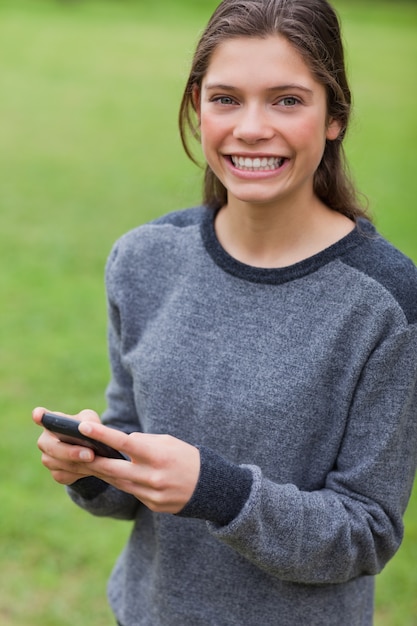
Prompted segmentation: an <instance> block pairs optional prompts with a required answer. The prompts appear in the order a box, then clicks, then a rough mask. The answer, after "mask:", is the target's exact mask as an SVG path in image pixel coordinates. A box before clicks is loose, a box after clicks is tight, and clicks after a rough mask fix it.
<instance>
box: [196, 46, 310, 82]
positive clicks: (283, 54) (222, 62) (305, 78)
mask: <svg viewBox="0 0 417 626" xmlns="http://www.w3.org/2000/svg"><path fill="white" fill-rule="evenodd" d="M277 79H279V80H280V81H281V80H283V81H284V82H285V83H287V84H290V83H293V82H300V81H302V82H303V83H305V85H306V87H312V86H313V85H318V83H317V81H316V79H315V78H314V76H313V74H312V72H311V70H310V69H309V67H308V66H307V64H306V62H305V61H304V58H303V57H302V55H301V54H300V53H299V52H298V50H297V49H296V48H295V47H294V46H293V45H292V44H291V43H290V42H289V41H288V40H287V39H286V38H285V37H283V36H282V35H271V36H269V37H265V38H260V37H237V38H231V39H226V40H225V41H223V42H222V43H220V44H219V45H218V46H217V48H216V49H215V50H214V52H213V54H212V56H211V59H210V62H209V65H208V68H207V72H206V75H205V77H204V80H203V83H204V82H206V83H207V82H213V81H214V82H219V81H220V82H226V83H227V84H234V83H235V82H236V81H237V80H246V81H253V80H255V81H256V82H259V81H261V80H262V81H263V82H265V81H266V82H269V81H272V82H276V80H277Z"/></svg>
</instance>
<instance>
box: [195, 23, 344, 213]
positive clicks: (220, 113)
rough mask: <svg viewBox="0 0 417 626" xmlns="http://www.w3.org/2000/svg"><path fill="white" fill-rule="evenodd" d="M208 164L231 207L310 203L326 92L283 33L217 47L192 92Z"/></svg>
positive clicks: (332, 131)
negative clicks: (239, 205) (236, 201)
mask: <svg viewBox="0 0 417 626" xmlns="http://www.w3.org/2000/svg"><path fill="white" fill-rule="evenodd" d="M195 105H196V110H197V113H198V116H199V121H200V131H201V143H202V148H203V152H204V155H205V158H206V160H207V163H208V164H209V166H210V167H211V169H212V170H213V172H214V173H215V174H216V176H217V177H218V178H219V180H220V181H221V182H222V183H223V185H224V186H225V187H226V189H227V190H228V204H230V203H232V202H234V200H238V201H240V202H246V203H250V204H274V205H275V204H276V203H277V202H278V203H279V202H281V201H286V202H288V201H290V202H292V203H294V202H303V201H311V197H312V195H313V177H314V173H315V171H316V169H317V167H318V166H319V164H320V161H321V158H322V156H323V152H324V147H325V142H326V139H328V140H332V139H335V138H336V137H337V136H338V134H339V132H340V124H339V123H338V122H337V121H335V120H328V115H327V104H326V91H325V88H324V87H323V86H322V85H321V84H320V83H318V82H317V81H316V79H315V78H314V76H313V74H312V73H311V71H310V69H309V68H308V67H307V65H306V64H305V62H304V60H303V58H302V57H301V55H300V54H299V53H298V52H297V51H296V50H295V48H294V47H293V46H292V45H291V44H290V43H289V42H288V41H287V39H285V38H284V37H282V36H279V35H274V36H270V37H268V38H265V39H261V38H250V37H242V38H237V39H228V40H226V41H224V42H223V43H222V44H220V45H219V46H218V47H217V48H216V50H215V52H214V53H213V56H212V58H211V61H210V64H209V67H208V70H207V73H206V75H205V77H204V79H203V81H202V85H201V91H200V92H196V94H195Z"/></svg>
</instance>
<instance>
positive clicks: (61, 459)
mask: <svg viewBox="0 0 417 626" xmlns="http://www.w3.org/2000/svg"><path fill="white" fill-rule="evenodd" d="M47 410H48V409H45V408H44V407H37V408H36V409H34V410H33V412H32V417H33V421H34V422H35V423H36V424H38V426H41V427H42V424H41V419H42V415H43V414H44V413H45V412H46V411H47ZM60 415H64V414H63V413H60ZM65 417H74V418H75V419H77V420H79V421H84V422H98V423H100V418H99V416H98V415H97V413H96V412H95V411H91V410H90V409H85V410H84V411H81V412H80V413H78V415H66V416H65ZM38 448H39V450H40V451H41V452H42V464H43V465H44V466H45V467H46V468H47V469H48V470H49V471H50V472H51V475H52V477H53V479H54V480H55V481H56V482H58V483H60V484H61V485H71V484H72V483H74V482H75V481H76V480H79V479H80V478H85V477H86V476H91V472H89V464H90V463H91V461H93V460H94V458H95V455H94V452H93V451H92V450H90V448H86V447H83V446H75V445H72V444H68V443H63V442H62V441H60V440H59V439H58V437H57V436H56V435H55V434H54V433H51V432H49V431H48V430H46V429H44V430H43V432H42V434H41V436H40V437H39V439H38Z"/></svg>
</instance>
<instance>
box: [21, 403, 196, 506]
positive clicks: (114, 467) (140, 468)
mask: <svg viewBox="0 0 417 626" xmlns="http://www.w3.org/2000/svg"><path fill="white" fill-rule="evenodd" d="M45 410H46V409H43V408H37V409H35V410H34V411H33V419H34V421H35V422H36V423H37V424H39V425H41V424H40V420H41V418H42V414H43V413H44V412H45ZM71 417H75V418H76V419H78V420H80V421H81V422H82V424H80V426H79V430H80V432H81V433H83V434H84V435H87V436H88V437H92V438H93V439H97V441H101V442H103V443H106V444H108V445H110V446H111V447H113V448H115V449H116V450H120V451H121V452H123V453H125V454H126V455H127V456H128V457H129V458H130V459H131V460H130V461H123V460H118V459H107V458H104V457H99V456H95V455H94V453H93V451H92V450H90V449H89V448H84V447H82V446H74V445H70V444H66V443H62V442H60V441H59V440H58V438H57V437H56V435H54V434H53V433H50V432H48V431H46V430H45V431H44V432H43V433H42V435H41V436H40V437H39V440H38V447H39V449H40V450H41V451H42V463H43V465H44V466H45V467H47V468H48V469H49V471H50V472H51V474H52V476H53V478H54V479H55V480H56V481H57V482H59V483H61V484H65V485H70V484H72V483H74V482H75V481H76V480H78V479H80V478H83V477H85V476H95V477H96V478H100V479H101V480H104V481H105V482H107V483H109V484H110V485H113V486H114V487H116V488H117V489H120V490H122V491H125V492H127V493H131V494H132V495H134V496H135V497H136V498H138V500H140V501H141V502H143V503H144V504H145V505H146V506H147V507H148V508H150V509H151V510H152V511H155V512H160V513H178V512H179V511H181V509H182V508H183V507H184V506H185V505H186V504H187V502H188V501H189V499H190V498H191V496H192V494H193V491H194V489H195V487H196V485H197V481H198V477H199V474H200V452H199V450H198V449H197V448H195V447H194V446H192V445H190V444H188V443H186V442H184V441H182V440H180V439H177V438H175V437H171V436H170V435H150V434H145V433H132V434H130V435H127V434H126V433H123V432H121V431H119V430H115V429H114V428H108V427H107V426H103V425H102V424H101V422H100V418H99V417H98V415H97V413H95V412H94V411H90V410H85V411H81V412H80V413H79V414H78V415H75V416H71Z"/></svg>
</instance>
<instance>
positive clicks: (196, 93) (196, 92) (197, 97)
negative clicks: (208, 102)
mask: <svg viewBox="0 0 417 626" xmlns="http://www.w3.org/2000/svg"><path fill="white" fill-rule="evenodd" d="M192 100H193V107H194V110H195V112H196V113H197V117H198V121H199V122H200V117H201V116H200V104H201V92H200V89H199V87H198V85H193V91H192Z"/></svg>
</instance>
